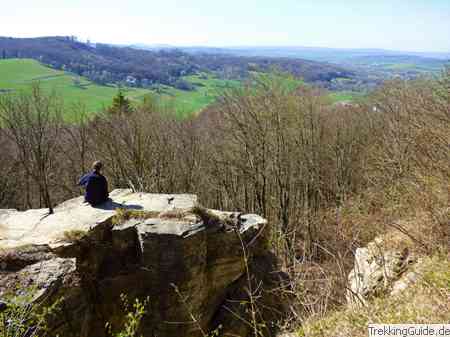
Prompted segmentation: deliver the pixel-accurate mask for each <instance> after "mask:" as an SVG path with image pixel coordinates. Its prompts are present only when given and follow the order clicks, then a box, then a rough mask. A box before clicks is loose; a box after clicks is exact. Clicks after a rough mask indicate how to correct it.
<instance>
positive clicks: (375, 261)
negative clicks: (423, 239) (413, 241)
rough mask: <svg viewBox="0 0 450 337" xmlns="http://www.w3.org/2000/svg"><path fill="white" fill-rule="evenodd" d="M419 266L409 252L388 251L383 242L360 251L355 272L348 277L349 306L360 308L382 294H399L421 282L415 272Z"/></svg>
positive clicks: (377, 240)
mask: <svg viewBox="0 0 450 337" xmlns="http://www.w3.org/2000/svg"><path fill="white" fill-rule="evenodd" d="M416 262H417V261H416V258H415V257H414V255H413V254H410V252H409V250H408V249H402V250H395V249H386V248H385V247H384V245H383V238H377V239H375V240H374V241H373V242H371V243H369V245H368V246H367V248H358V249H356V253H355V263H354V268H353V270H352V271H351V272H350V274H349V276H348V281H349V290H348V292H347V302H348V303H349V305H351V306H358V305H363V304H366V302H367V300H368V299H370V298H371V297H373V296H376V295H377V294H378V293H381V292H388V293H390V294H391V295H394V294H397V293H399V292H400V291H401V290H403V289H405V288H406V287H407V286H408V285H409V284H411V283H413V282H415V280H416V279H417V277H416V276H417V274H416V272H415V271H414V268H412V266H413V265H414V264H415V263H416Z"/></svg>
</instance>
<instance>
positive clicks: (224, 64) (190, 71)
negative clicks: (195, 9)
mask: <svg viewBox="0 0 450 337" xmlns="http://www.w3.org/2000/svg"><path fill="white" fill-rule="evenodd" d="M0 57H2V58H32V59H36V60H39V61H40V62H42V63H45V64H48V65H50V66H52V67H53V68H55V69H61V70H68V71H71V72H73V73H76V74H78V75H80V76H84V77H86V78H88V79H90V80H91V81H94V82H96V83H100V84H106V83H120V82H124V83H125V82H127V83H128V84H132V85H135V86H139V87H150V86H152V85H154V84H165V85H169V86H173V87H175V88H179V89H189V86H188V85H187V83H185V82H184V81H183V80H182V77H183V76H188V75H196V74H199V73H201V72H213V73H214V74H216V75H218V76H222V77H223V78H229V79H242V78H246V77H247V75H248V74H249V72H250V71H255V70H257V71H262V72H264V71H268V70H270V69H272V68H274V67H276V68H278V69H280V70H283V71H287V72H289V73H291V74H293V75H295V76H298V77H302V78H304V79H305V81H307V82H319V83H321V84H323V85H324V86H326V85H327V83H329V82H331V81H332V80H333V79H335V78H353V77H354V76H355V72H353V71H349V70H347V69H345V68H344V67H339V66H335V65H330V64H327V63H321V62H315V61H309V60H302V59H289V58H271V57H261V56H249V57H242V56H237V55H230V54H225V53H216V54H208V53H202V54H198V53H196V54H193V53H188V52H186V51H182V50H179V49H173V48H169V49H158V50H144V49H137V47H134V48H130V47H119V46H112V45H107V44H98V43H97V44H87V43H81V42H78V41H77V40H76V39H75V38H73V37H42V38H25V39H16V38H7V37H3V38H0Z"/></svg>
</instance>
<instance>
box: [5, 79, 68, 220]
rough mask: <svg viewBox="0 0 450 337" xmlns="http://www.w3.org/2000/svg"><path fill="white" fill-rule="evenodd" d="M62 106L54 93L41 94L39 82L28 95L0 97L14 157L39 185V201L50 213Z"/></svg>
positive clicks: (51, 210) (28, 175)
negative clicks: (14, 147)
mask: <svg viewBox="0 0 450 337" xmlns="http://www.w3.org/2000/svg"><path fill="white" fill-rule="evenodd" d="M61 109H62V105H61V103H60V102H59V100H58V99H57V98H56V96H55V95H45V94H44V93H43V92H42V90H41V88H40V87H39V85H34V86H33V87H32V91H31V95H30V94H25V93H21V94H19V95H13V96H6V97H1V99H0V116H1V120H2V124H3V125H4V127H5V130H6V134H7V135H8V137H9V138H10V139H11V140H12V141H13V143H14V144H15V146H16V148H17V156H18V159H19V161H20V163H21V165H22V166H23V169H24V170H25V172H26V175H27V177H31V178H32V179H33V180H34V182H35V183H36V185H37V186H38V188H39V197H40V198H39V199H40V204H42V203H43V204H44V206H45V207H47V208H48V209H49V213H50V214H51V213H53V206H52V201H51V197H50V179H51V176H50V174H51V172H52V167H53V165H54V161H55V156H56V149H57V146H56V145H57V143H58V141H59V134H60V130H61Z"/></svg>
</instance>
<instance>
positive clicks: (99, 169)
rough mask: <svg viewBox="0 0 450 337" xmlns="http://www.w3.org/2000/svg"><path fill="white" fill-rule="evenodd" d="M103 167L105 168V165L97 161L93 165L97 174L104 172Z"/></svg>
mask: <svg viewBox="0 0 450 337" xmlns="http://www.w3.org/2000/svg"><path fill="white" fill-rule="evenodd" d="M102 167H103V164H102V162H101V161H98V160H97V161H95V162H94V163H93V164H92V169H93V170H94V171H95V172H100V171H101V170H102Z"/></svg>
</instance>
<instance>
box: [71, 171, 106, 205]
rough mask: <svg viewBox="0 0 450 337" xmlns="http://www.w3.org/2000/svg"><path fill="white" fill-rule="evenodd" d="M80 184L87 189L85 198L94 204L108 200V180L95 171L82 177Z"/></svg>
mask: <svg viewBox="0 0 450 337" xmlns="http://www.w3.org/2000/svg"><path fill="white" fill-rule="evenodd" d="M78 185H80V186H83V187H84V188H85V189H86V193H85V195H84V199H85V200H86V201H87V202H88V203H90V204H91V205H92V206H97V205H99V204H102V203H104V202H105V201H106V200H108V196H109V193H108V182H107V181H106V178H105V177H104V176H103V175H102V174H100V173H98V172H95V171H92V172H90V173H88V174H85V175H84V176H82V177H81V179H80V181H79V182H78Z"/></svg>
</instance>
